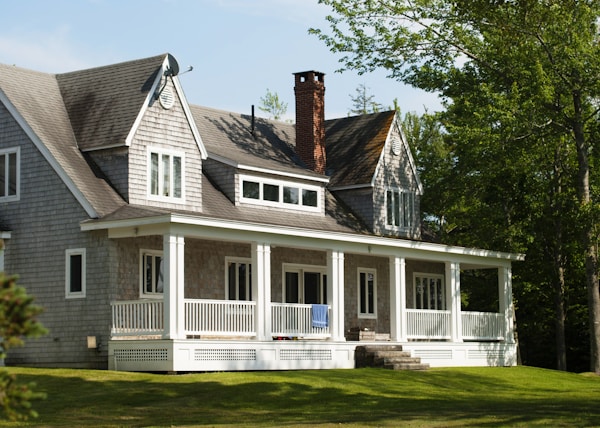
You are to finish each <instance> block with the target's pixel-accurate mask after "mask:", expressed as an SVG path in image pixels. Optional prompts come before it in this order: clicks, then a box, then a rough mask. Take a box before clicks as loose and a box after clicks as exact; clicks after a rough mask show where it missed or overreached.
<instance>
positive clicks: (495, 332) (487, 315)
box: [461, 312, 504, 340]
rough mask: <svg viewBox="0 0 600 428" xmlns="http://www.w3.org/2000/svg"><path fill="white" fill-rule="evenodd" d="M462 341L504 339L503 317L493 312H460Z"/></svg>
mask: <svg viewBox="0 0 600 428" xmlns="http://www.w3.org/2000/svg"><path fill="white" fill-rule="evenodd" d="M461 316H462V336H463V339H464V340H501V339H503V338H504V316H503V315H502V314H499V313H495V312H462V314H461Z"/></svg>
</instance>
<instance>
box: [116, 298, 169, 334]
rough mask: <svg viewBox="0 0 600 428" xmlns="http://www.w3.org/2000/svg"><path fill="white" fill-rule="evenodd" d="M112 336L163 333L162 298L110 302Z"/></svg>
mask: <svg viewBox="0 0 600 428" xmlns="http://www.w3.org/2000/svg"><path fill="white" fill-rule="evenodd" d="M111 306H112V328H111V334H112V335H113V336H144V335H156V334H162V333H163V320H164V315H163V301H162V300H128V301H119V302H112V303H111Z"/></svg>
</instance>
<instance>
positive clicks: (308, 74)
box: [293, 70, 325, 83]
mask: <svg viewBox="0 0 600 428" xmlns="http://www.w3.org/2000/svg"><path fill="white" fill-rule="evenodd" d="M293 74H294V76H296V82H297V83H298V82H308V81H311V80H312V81H317V82H323V81H324V80H325V79H324V76H325V73H321V72H320V71H314V70H309V71H300V72H298V73H293Z"/></svg>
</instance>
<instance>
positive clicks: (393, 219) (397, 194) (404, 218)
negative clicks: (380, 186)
mask: <svg viewBox="0 0 600 428" xmlns="http://www.w3.org/2000/svg"><path fill="white" fill-rule="evenodd" d="M386 211H387V215H386V218H387V225H388V226H391V227H393V228H398V229H410V228H412V227H413V226H414V221H415V218H414V217H415V214H414V211H415V194H414V193H412V192H406V191H403V190H399V189H388V190H387V191H386Z"/></svg>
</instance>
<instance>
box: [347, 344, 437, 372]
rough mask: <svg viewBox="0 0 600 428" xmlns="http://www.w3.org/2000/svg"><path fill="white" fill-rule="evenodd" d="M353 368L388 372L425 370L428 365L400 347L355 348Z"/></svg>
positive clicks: (367, 346)
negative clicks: (377, 368)
mask: <svg viewBox="0 0 600 428" xmlns="http://www.w3.org/2000/svg"><path fill="white" fill-rule="evenodd" d="M354 359H355V367H357V368H359V367H380V368H384V369H390V370H427V369H428V368H429V364H424V363H421V359H420V358H416V357H413V356H412V355H411V353H410V352H408V351H403V350H402V346H401V345H365V346H357V347H356V349H355V351H354Z"/></svg>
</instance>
